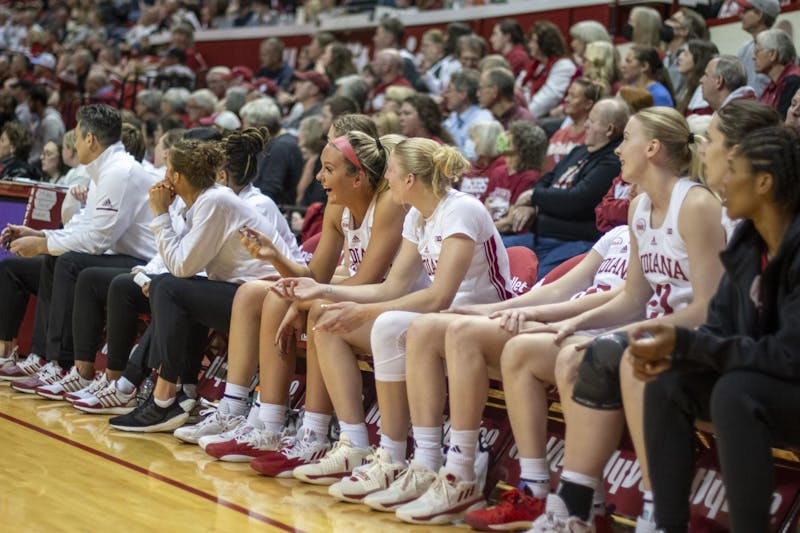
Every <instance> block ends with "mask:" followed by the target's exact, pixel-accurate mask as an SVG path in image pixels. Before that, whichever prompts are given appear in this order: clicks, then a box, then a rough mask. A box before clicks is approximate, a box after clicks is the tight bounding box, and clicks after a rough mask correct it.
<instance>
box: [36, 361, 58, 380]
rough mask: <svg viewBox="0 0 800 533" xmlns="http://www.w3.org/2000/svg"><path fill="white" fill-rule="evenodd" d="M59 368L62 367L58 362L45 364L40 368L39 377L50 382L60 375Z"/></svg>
mask: <svg viewBox="0 0 800 533" xmlns="http://www.w3.org/2000/svg"><path fill="white" fill-rule="evenodd" d="M59 368H60V367H59V366H58V363H56V362H50V363H47V364H46V365H44V366H43V367H42V368H40V369H39V379H40V380H42V381H44V382H46V383H50V381H52V380H53V378H55V377H56V375H58V369H59Z"/></svg>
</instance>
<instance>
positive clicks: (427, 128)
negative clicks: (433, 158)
mask: <svg viewBox="0 0 800 533" xmlns="http://www.w3.org/2000/svg"><path fill="white" fill-rule="evenodd" d="M398 116H399V117H400V130H401V133H402V134H403V135H405V136H406V137H425V138H428V139H433V140H434V141H436V142H438V143H439V144H455V141H454V140H453V137H452V136H451V135H450V134H449V133H448V132H447V130H446V129H444V127H442V112H441V111H439V105H438V104H437V103H436V101H435V100H434V99H433V98H431V97H430V96H428V95H427V94H414V95H411V96H409V97H408V98H406V99H405V100H403V105H401V106H400V111H399V113H398Z"/></svg>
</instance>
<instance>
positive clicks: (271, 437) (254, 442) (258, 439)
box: [206, 424, 284, 463]
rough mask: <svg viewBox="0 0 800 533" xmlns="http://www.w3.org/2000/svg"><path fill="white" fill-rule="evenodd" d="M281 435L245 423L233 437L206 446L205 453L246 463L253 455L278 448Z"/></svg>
mask: <svg viewBox="0 0 800 533" xmlns="http://www.w3.org/2000/svg"><path fill="white" fill-rule="evenodd" d="M283 436H284V435H283V434H282V433H273V432H271V431H267V430H265V429H261V428H257V427H255V426H251V425H249V424H247V425H246V426H245V427H244V428H243V429H242V430H241V431H240V432H239V434H238V435H237V436H236V437H235V438H233V439H230V440H226V441H224V442H215V443H212V444H209V445H208V446H206V453H207V454H208V455H210V456H212V457H216V458H217V459H219V460H220V461H229V462H232V463H247V462H250V461H252V460H253V458H254V457H258V456H261V455H264V454H266V453H269V452H274V451H276V450H278V449H280V447H281V439H282V437H283Z"/></svg>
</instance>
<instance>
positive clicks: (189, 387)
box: [183, 383, 197, 399]
mask: <svg viewBox="0 0 800 533" xmlns="http://www.w3.org/2000/svg"><path fill="white" fill-rule="evenodd" d="M183 392H184V393H185V394H186V396H188V397H189V398H192V399H196V398H197V383H188V384H185V385H184V386H183Z"/></svg>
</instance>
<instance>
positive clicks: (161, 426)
mask: <svg viewBox="0 0 800 533" xmlns="http://www.w3.org/2000/svg"><path fill="white" fill-rule="evenodd" d="M188 418H189V413H187V412H186V411H184V410H183V408H182V407H181V405H180V403H178V402H177V401H175V402H173V403H172V405H170V406H169V407H159V406H158V405H156V402H155V400H154V399H153V397H152V396H151V397H150V398H148V399H147V401H146V402H145V403H143V404H142V405H140V406H139V407H137V408H136V409H134V410H133V411H131V412H130V413H128V414H127V415H122V416H115V417H114V418H111V419H109V421H108V423H109V424H110V425H111V427H112V428H114V429H119V430H122V431H138V432H142V433H155V432H157V431H174V430H176V429H178V428H179V427H181V426H182V425H184V424H185V423H186V420H187V419H188Z"/></svg>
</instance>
